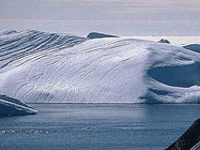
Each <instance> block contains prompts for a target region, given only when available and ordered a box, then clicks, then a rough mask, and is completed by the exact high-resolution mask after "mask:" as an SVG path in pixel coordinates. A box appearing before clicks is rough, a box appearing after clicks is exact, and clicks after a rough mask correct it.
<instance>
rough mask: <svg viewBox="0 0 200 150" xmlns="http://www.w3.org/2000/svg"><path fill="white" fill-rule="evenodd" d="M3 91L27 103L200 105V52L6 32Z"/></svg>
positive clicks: (2, 37) (0, 47) (0, 56)
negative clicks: (199, 103)
mask: <svg viewBox="0 0 200 150" xmlns="http://www.w3.org/2000/svg"><path fill="white" fill-rule="evenodd" d="M0 94H5V95H7V96H10V97H14V98H17V99H19V100H21V101H22V102H28V103H149V104H152V103H198V102H199V101H200V53H198V52H195V51H192V50H189V49H185V48H182V47H178V46H173V45H170V44H164V43H158V42H151V41H144V40H138V39H134V38H127V37H115V38H103V39H87V38H84V37H78V36H72V35H64V34H50V33H43V32H39V31H33V30H28V31H23V32H16V31H2V32H1V33H0Z"/></svg>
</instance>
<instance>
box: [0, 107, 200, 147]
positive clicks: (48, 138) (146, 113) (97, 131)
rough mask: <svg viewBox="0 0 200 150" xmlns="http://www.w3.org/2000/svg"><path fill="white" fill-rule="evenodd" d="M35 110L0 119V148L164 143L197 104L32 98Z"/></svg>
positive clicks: (184, 124)
mask: <svg viewBox="0 0 200 150" xmlns="http://www.w3.org/2000/svg"><path fill="white" fill-rule="evenodd" d="M32 106H33V107H34V108H36V109H37V110H38V114H37V115H34V116H32V115H30V116H18V117H9V118H1V119H0V149H3V150H4V149H5V150H8V149H30V150H31V149H33V150H35V149H52V150H53V149H85V150H88V149H91V150H95V149H115V150H116V149H135V150H142V149H144V150H146V149H152V150H156V149H163V148H164V147H166V146H168V145H169V144H170V143H172V142H173V141H174V140H175V139H177V138H178V136H179V135H181V134H182V133H183V132H184V131H185V130H186V129H187V128H188V127H189V126H190V124H192V122H193V121H194V120H196V119H197V118H198V117H199V116H200V112H199V110H200V105H137V104H62V105H61V104H34V105H32Z"/></svg>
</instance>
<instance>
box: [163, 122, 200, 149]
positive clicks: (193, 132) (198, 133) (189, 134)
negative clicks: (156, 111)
mask: <svg viewBox="0 0 200 150" xmlns="http://www.w3.org/2000/svg"><path fill="white" fill-rule="evenodd" d="M199 142H200V119H198V120H196V121H195V122H194V123H193V124H192V125H191V126H190V127H189V129H188V130H187V131H186V132H185V133H184V134H183V135H182V136H181V137H179V138H178V140H177V141H175V142H174V143H173V144H172V145H170V146H169V147H168V148H166V149H165V150H190V149H191V148H193V147H196V146H197V147H198V144H199ZM193 150H194V149H193ZM196 150H197V149H196Z"/></svg>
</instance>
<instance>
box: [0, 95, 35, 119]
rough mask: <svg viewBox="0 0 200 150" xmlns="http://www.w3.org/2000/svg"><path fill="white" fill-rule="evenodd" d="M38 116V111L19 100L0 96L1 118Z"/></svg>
mask: <svg viewBox="0 0 200 150" xmlns="http://www.w3.org/2000/svg"><path fill="white" fill-rule="evenodd" d="M31 114H37V110H35V109H34V108H32V107H30V106H29V105H27V104H24V103H22V102H20V101H19V100H17V99H14V98H11V97H8V96H6V95H0V117H7V116H19V115H31Z"/></svg>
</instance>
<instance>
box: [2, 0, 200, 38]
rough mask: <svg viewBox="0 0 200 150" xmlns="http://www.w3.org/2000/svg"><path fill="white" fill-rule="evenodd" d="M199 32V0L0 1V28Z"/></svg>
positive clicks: (61, 30)
mask: <svg viewBox="0 0 200 150" xmlns="http://www.w3.org/2000/svg"><path fill="white" fill-rule="evenodd" d="M4 29H15V30H26V29H35V30H42V31H49V32H66V33H73V34H78V35H87V33H89V32H91V31H99V32H107V33H111V34H117V35H200V0H0V30H4Z"/></svg>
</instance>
